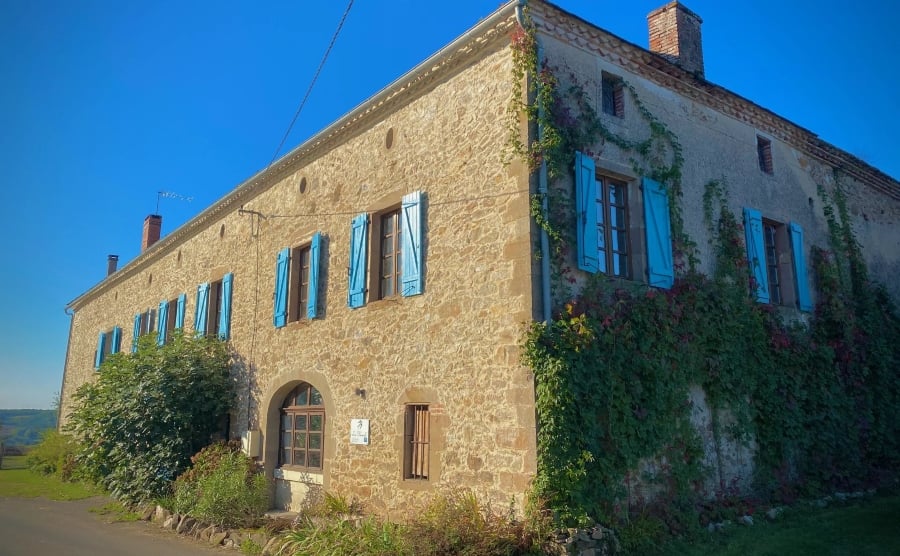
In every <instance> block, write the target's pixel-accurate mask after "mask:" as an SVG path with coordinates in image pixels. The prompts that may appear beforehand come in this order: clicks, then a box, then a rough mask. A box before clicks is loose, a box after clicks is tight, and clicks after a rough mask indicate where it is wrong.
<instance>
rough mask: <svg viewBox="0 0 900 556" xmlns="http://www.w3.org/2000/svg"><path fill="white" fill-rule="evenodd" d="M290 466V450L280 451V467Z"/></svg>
mask: <svg viewBox="0 0 900 556" xmlns="http://www.w3.org/2000/svg"><path fill="white" fill-rule="evenodd" d="M290 464H291V450H290V449H287V450H282V451H281V465H290Z"/></svg>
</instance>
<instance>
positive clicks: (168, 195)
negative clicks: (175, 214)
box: [154, 191, 194, 214]
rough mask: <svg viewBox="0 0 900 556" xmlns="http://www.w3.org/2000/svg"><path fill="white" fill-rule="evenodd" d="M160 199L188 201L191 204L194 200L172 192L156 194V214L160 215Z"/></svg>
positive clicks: (158, 192)
mask: <svg viewBox="0 0 900 556" xmlns="http://www.w3.org/2000/svg"><path fill="white" fill-rule="evenodd" d="M160 199H178V200H179V201H186V202H188V203H190V202H191V201H193V200H194V198H193V197H185V196H184V195H180V194H178V193H173V192H171V191H157V192H156V212H155V213H154V214H159V200H160Z"/></svg>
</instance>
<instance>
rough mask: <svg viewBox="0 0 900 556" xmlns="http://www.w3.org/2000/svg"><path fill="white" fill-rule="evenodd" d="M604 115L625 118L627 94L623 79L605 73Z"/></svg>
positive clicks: (602, 89) (602, 82)
mask: <svg viewBox="0 0 900 556" xmlns="http://www.w3.org/2000/svg"><path fill="white" fill-rule="evenodd" d="M600 88H601V95H602V97H603V102H602V104H603V113H604V114H609V115H610V116H616V117H618V118H621V117H623V116H625V93H624V87H623V84H622V78H621V77H618V76H615V75H612V74H609V73H606V72H603V73H602V78H601V85H600Z"/></svg>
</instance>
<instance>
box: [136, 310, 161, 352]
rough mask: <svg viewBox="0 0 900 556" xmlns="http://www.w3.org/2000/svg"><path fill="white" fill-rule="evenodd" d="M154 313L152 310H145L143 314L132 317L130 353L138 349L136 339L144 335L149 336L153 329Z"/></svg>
mask: <svg viewBox="0 0 900 556" xmlns="http://www.w3.org/2000/svg"><path fill="white" fill-rule="evenodd" d="M155 315H156V312H155V311H154V310H153V309H147V310H146V311H144V312H143V313H138V314H136V315H134V329H133V331H132V335H131V352H132V353H134V352H136V351H137V348H138V338H140V337H141V336H143V335H144V334H149V333H150V332H151V331H152V330H153V329H154V322H155V318H154V317H155Z"/></svg>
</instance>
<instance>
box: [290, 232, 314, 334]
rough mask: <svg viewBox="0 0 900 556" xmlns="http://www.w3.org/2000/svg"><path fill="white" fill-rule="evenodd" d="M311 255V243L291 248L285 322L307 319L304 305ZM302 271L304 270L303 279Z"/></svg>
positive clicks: (305, 303) (307, 291) (306, 297)
mask: <svg viewBox="0 0 900 556" xmlns="http://www.w3.org/2000/svg"><path fill="white" fill-rule="evenodd" d="M311 257H312V243H306V244H303V245H299V246H297V247H294V248H293V249H291V261H290V271H289V272H288V313H287V322H297V321H302V320H306V319H307V312H306V305H307V302H308V301H309V272H310V268H311V266H312V259H311ZM304 271H305V272H306V278H305V281H304Z"/></svg>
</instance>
